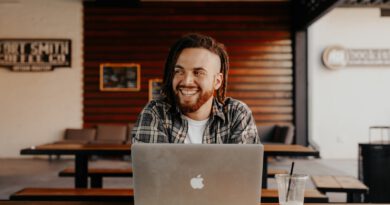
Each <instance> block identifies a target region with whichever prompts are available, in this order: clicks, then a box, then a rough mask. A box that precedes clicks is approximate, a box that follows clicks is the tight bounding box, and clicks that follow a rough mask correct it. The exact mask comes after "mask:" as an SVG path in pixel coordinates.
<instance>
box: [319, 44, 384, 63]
mask: <svg viewBox="0 0 390 205" xmlns="http://www.w3.org/2000/svg"><path fill="white" fill-rule="evenodd" d="M322 61H323V63H324V65H325V66H326V67H327V68H329V69H339V68H344V67H362V66H365V67H370V66H375V67H376V66H381V67H384V66H390V49H349V48H343V47H341V46H330V47H328V48H326V49H325V50H324V52H323V54H322Z"/></svg>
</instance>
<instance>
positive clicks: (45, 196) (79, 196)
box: [10, 188, 134, 202]
mask: <svg viewBox="0 0 390 205" xmlns="http://www.w3.org/2000/svg"><path fill="white" fill-rule="evenodd" d="M133 195H134V193H133V190H132V189H85V188H78V189H74V188H25V189H22V190H20V191H18V192H16V193H14V194H12V195H11V196H10V200H18V201H128V202H129V201H133Z"/></svg>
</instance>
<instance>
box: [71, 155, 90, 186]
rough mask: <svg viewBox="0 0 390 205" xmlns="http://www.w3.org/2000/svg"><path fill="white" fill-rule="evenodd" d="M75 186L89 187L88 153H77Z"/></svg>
mask: <svg viewBox="0 0 390 205" xmlns="http://www.w3.org/2000/svg"><path fill="white" fill-rule="evenodd" d="M74 179H75V181H74V182H75V187H76V188H88V155H85V154H76V160H75V177H74Z"/></svg>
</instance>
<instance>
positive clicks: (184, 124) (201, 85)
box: [132, 34, 260, 144]
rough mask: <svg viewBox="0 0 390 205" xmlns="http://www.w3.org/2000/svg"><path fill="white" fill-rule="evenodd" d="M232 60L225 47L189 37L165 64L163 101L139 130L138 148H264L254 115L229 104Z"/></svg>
mask: <svg viewBox="0 0 390 205" xmlns="http://www.w3.org/2000/svg"><path fill="white" fill-rule="evenodd" d="M228 70H229V59H228V55H227V53H226V50H225V48H224V45H223V44H220V43H218V42H216V41H215V40H214V39H213V38H211V37H208V36H204V35H200V34H188V35H186V36H184V37H182V38H181V39H179V40H178V41H177V42H176V43H175V44H174V45H173V46H172V48H171V50H170V52H169V55H168V58H167V60H166V62H165V70H164V79H163V87H162V97H161V98H160V99H157V100H153V101H151V102H149V103H148V104H147V105H146V106H145V108H144V109H143V110H142V112H141V113H140V115H139V117H138V120H137V123H136V124H135V126H134V128H133V131H132V137H133V143H137V142H145V143H197V144H200V143H204V144H205V143H260V141H259V137H258V135H257V129H256V124H255V122H254V119H253V116H252V112H251V110H250V109H249V108H248V106H247V105H245V104H244V103H242V102H240V101H238V100H235V99H232V98H226V97H225V96H226V86H227V73H228Z"/></svg>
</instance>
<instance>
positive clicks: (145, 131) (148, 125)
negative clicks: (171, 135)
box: [131, 104, 169, 143]
mask: <svg viewBox="0 0 390 205" xmlns="http://www.w3.org/2000/svg"><path fill="white" fill-rule="evenodd" d="M131 136H132V142H133V143H168V142H169V139H168V132H167V129H166V128H165V127H164V124H163V119H162V117H161V116H159V115H158V114H157V112H156V111H155V110H154V109H153V108H152V107H151V106H150V104H149V105H147V106H146V107H145V108H144V109H143V110H142V112H141V113H140V114H139V116H138V119H137V122H136V124H135V126H134V128H133V130H132V132H131Z"/></svg>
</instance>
